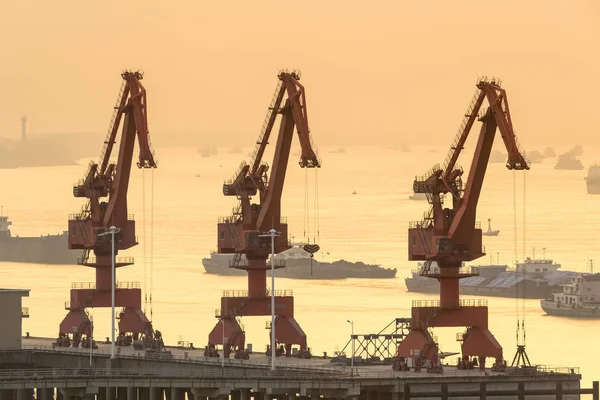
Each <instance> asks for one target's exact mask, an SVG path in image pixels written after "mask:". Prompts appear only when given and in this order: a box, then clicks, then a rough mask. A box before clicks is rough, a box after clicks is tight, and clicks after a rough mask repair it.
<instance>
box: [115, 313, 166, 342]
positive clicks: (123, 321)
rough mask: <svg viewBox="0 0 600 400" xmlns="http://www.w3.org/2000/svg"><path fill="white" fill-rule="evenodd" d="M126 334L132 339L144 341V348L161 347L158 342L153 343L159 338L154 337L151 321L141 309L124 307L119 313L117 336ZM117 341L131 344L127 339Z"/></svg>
mask: <svg viewBox="0 0 600 400" xmlns="http://www.w3.org/2000/svg"><path fill="white" fill-rule="evenodd" d="M128 334H131V337H132V338H133V340H141V341H142V342H144V346H145V347H146V348H157V347H161V346H160V344H159V343H155V342H156V340H159V339H158V338H156V337H155V332H154V329H153V327H152V322H150V320H148V318H147V317H146V314H144V312H143V311H142V310H139V309H136V308H134V307H125V308H124V309H123V311H121V313H120V314H119V337H120V338H125V337H127V336H128ZM119 343H123V344H124V345H129V344H131V343H130V341H129V340H124V341H119Z"/></svg>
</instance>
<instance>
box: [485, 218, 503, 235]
mask: <svg viewBox="0 0 600 400" xmlns="http://www.w3.org/2000/svg"><path fill="white" fill-rule="evenodd" d="M499 233H500V231H499V230H497V231H493V230H492V219H491V218H488V229H487V231H485V232H482V233H481V234H482V235H485V236H498V234H499Z"/></svg>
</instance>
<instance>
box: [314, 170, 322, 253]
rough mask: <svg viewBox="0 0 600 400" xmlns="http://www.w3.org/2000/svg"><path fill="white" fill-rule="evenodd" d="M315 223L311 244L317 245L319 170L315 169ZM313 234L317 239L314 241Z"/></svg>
mask: <svg viewBox="0 0 600 400" xmlns="http://www.w3.org/2000/svg"><path fill="white" fill-rule="evenodd" d="M314 207H315V211H314V213H315V215H314V218H315V221H314V229H313V243H317V244H318V243H319V240H320V227H319V169H318V168H315V206H314ZM315 233H316V234H317V237H316V239H315V236H314V235H315Z"/></svg>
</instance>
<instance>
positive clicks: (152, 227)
mask: <svg viewBox="0 0 600 400" xmlns="http://www.w3.org/2000/svg"><path fill="white" fill-rule="evenodd" d="M150 178H151V179H150V191H151V192H150V321H152V294H153V292H154V168H152V172H151V173H150Z"/></svg>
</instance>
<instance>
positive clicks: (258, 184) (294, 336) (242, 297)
mask: <svg viewBox="0 0 600 400" xmlns="http://www.w3.org/2000/svg"><path fill="white" fill-rule="evenodd" d="M278 79H279V82H278V85H277V88H276V90H275V94H274V97H273V100H272V101H271V104H270V105H269V110H268V112H267V115H266V118H265V121H264V124H263V128H262V132H261V134H260V136H259V138H258V140H257V142H256V148H255V150H254V153H253V154H252V159H251V161H250V163H249V164H248V163H246V162H242V164H241V165H240V167H239V169H238V171H237V172H236V173H235V175H234V176H233V179H232V180H230V181H228V182H225V183H224V184H223V194H224V195H225V196H236V197H237V199H238V200H239V205H238V206H237V208H235V209H234V210H233V213H232V215H231V216H230V217H227V218H221V219H220V220H219V222H218V227H217V233H218V244H217V247H218V252H219V253H235V255H234V258H233V260H232V261H231V262H230V267H231V268H238V269H243V270H246V271H247V273H248V290H247V291H225V292H224V293H223V297H222V298H221V309H220V310H217V312H216V317H217V318H219V320H220V322H218V323H217V325H216V326H215V328H214V329H213V330H212V332H211V333H210V335H209V337H208V342H209V345H208V348H207V353H206V354H207V355H209V356H216V355H217V354H216V351H215V345H217V344H221V345H223V349H224V351H223V352H224V357H229V355H230V353H231V352H232V351H233V352H234V355H235V357H236V358H240V357H243V358H245V357H247V354H246V353H245V351H244V346H245V332H244V331H243V329H242V327H241V326H240V324H239V322H238V321H237V319H236V318H237V317H241V316H259V315H265V316H267V315H271V304H270V296H271V293H270V291H269V290H267V285H266V272H267V269H269V268H270V266H267V262H266V261H267V259H268V258H269V256H270V254H271V238H269V237H262V236H261V235H263V234H264V233H265V232H267V231H269V230H270V229H275V230H276V231H277V232H279V236H277V237H276V238H275V253H276V254H277V253H280V252H282V251H284V250H287V249H289V248H290V247H289V245H288V240H287V237H288V230H287V223H286V220H285V219H283V218H281V196H282V193H283V186H284V182H285V174H286V169H287V164H288V158H289V156H290V147H291V144H292V138H293V136H294V126H295V127H296V130H297V132H298V138H299V140H300V147H301V156H300V161H299V164H300V167H301V168H320V166H321V161H320V159H319V157H318V155H317V153H316V151H315V148H314V145H313V143H312V140H311V138H310V133H309V132H310V131H309V128H308V116H307V111H306V97H305V91H304V87H303V86H302V85H301V84H300V82H299V80H300V74H299V72H287V71H286V72H280V73H279V74H278ZM286 93H287V99H286V100H285V102H284V101H283V100H284V96H285V95H286ZM279 114H281V122H280V127H279V136H278V137H277V139H276V140H277V142H276V147H275V154H274V157H273V164H272V166H271V173H270V176H267V171H268V170H269V165H268V164H266V163H264V162H263V161H262V158H263V154H264V151H265V148H266V146H267V144H268V142H269V137H270V135H271V130H272V129H273V126H274V125H275V121H276V119H277V115H279ZM256 195H258V202H256V203H252V202H251V200H252V197H253V196H256ZM310 246H313V249H314V250H312V252H315V251H317V250H318V246H316V245H308V246H307V247H310ZM307 251H309V252H310V251H311V250H310V249H309V250H307ZM242 255H245V258H246V260H242ZM284 267H285V265H284V263H283V262H282V261H281V260H277V261H276V265H275V268H284ZM275 315H276V318H275V336H276V337H275V340H276V347H277V349H280V348H281V347H284V348H285V353H286V355H287V356H291V347H292V345H293V344H297V345H299V346H300V351H299V353H298V356H299V357H307V358H308V357H310V356H311V355H310V350H309V349H308V347H307V345H306V334H305V333H304V331H303V330H302V328H300V325H298V323H297V322H296V320H295V319H294V297H293V296H292V292H291V291H289V290H285V291H284V290H281V291H279V290H277V291H276V292H275ZM267 328H268V329H270V328H271V327H270V324H269V323H268V324H267ZM223 337H225V343H223V339H222V338H223ZM281 353H282V351H281V350H278V354H281Z"/></svg>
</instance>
